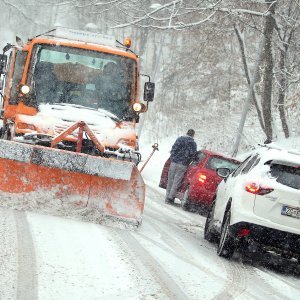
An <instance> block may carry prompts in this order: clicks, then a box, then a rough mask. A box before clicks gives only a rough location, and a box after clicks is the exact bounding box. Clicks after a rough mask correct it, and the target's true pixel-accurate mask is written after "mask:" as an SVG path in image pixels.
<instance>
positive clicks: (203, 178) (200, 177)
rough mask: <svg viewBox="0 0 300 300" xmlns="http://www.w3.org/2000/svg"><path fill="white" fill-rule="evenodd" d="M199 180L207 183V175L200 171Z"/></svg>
mask: <svg viewBox="0 0 300 300" xmlns="http://www.w3.org/2000/svg"><path fill="white" fill-rule="evenodd" d="M198 181H199V182H201V183H205V181H206V175H204V174H202V173H199V175H198Z"/></svg>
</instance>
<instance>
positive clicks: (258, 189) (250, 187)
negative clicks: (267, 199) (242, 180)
mask: <svg viewBox="0 0 300 300" xmlns="http://www.w3.org/2000/svg"><path fill="white" fill-rule="evenodd" d="M245 190H246V191H247V192H248V193H251V194H255V195H266V194H269V193H271V192H273V191H274V189H271V188H268V187H262V186H260V185H257V184H256V183H249V184H247V185H246V186H245Z"/></svg>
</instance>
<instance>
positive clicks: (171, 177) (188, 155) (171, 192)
mask: <svg viewBox="0 0 300 300" xmlns="http://www.w3.org/2000/svg"><path fill="white" fill-rule="evenodd" d="M194 136H195V130H194V129H189V130H188V131H187V133H186V135H184V136H180V137H179V138H177V140H176V141H175V143H174V145H173V146H172V149H171V156H170V160H171V164H170V168H169V172H168V184H167V193H166V199H165V202H166V203H174V199H175V197H176V194H177V190H178V188H179V186H180V184H181V181H182V178H183V176H184V173H185V171H186V169H187V167H188V165H189V164H190V162H191V160H192V159H193V157H194V155H195V154H196V151H197V144H196V142H195V141H194Z"/></svg>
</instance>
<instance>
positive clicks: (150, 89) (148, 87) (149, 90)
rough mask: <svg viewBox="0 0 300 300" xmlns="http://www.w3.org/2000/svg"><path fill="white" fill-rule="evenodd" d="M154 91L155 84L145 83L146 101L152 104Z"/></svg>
mask: <svg viewBox="0 0 300 300" xmlns="http://www.w3.org/2000/svg"><path fill="white" fill-rule="evenodd" d="M154 90H155V83H154V82H150V81H148V82H145V86H144V101H146V102H152V101H153V99H154Z"/></svg>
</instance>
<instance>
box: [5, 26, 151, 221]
mask: <svg viewBox="0 0 300 300" xmlns="http://www.w3.org/2000/svg"><path fill="white" fill-rule="evenodd" d="M130 44H131V41H130V39H126V40H125V41H124V43H121V42H118V41H116V40H115V39H114V38H113V37H111V36H107V35H102V34H96V33H90V32H85V31H80V30H73V29H67V28H62V27H60V28H56V29H54V30H52V31H49V32H47V33H45V34H41V35H39V36H36V37H34V38H31V39H29V40H28V42H27V43H23V42H22V41H21V40H20V39H19V38H17V45H11V44H7V45H6V46H5V47H4V48H3V54H0V75H1V88H0V89H1V90H2V92H1V96H2V97H1V98H2V103H3V108H2V111H1V119H2V120H3V126H2V128H1V132H0V134H1V139H0V198H1V201H0V205H1V204H2V205H3V204H4V205H8V206H12V207H16V208H17V207H18V204H19V203H22V202H24V203H27V204H28V203H31V202H32V201H33V202H34V203H35V204H37V203H38V204H41V203H43V204H45V205H47V204H48V205H50V204H49V203H53V201H54V205H58V206H59V205H61V206H66V207H71V208H72V209H73V208H79V210H80V209H81V208H87V209H90V210H91V211H97V212H100V214H101V215H103V216H113V217H117V218H121V219H125V220H129V221H133V222H137V224H139V223H140V221H141V217H142V213H143V210H144V201H145V184H144V181H143V179H142V177H141V174H140V172H139V170H138V168H137V164H138V163H139V162H140V160H141V155H140V153H139V151H138V150H139V148H138V137H137V134H136V124H137V123H138V121H139V115H140V113H143V112H146V111H147V107H148V102H150V101H153V97H154V87H155V85H154V83H152V82H150V77H149V76H148V79H149V81H147V82H145V84H144V101H145V102H146V105H145V104H143V103H141V102H140V100H139V94H140V86H139V85H140V83H139V81H140V76H141V74H140V71H139V57H138V55H136V54H135V53H134V52H133V51H132V50H130ZM146 76H147V75H146ZM48 200H49V202H47V201H48ZM45 202H47V203H45ZM32 205H33V204H32ZM51 205H52V204H51ZM38 207H39V205H38ZM22 208H24V207H22Z"/></svg>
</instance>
